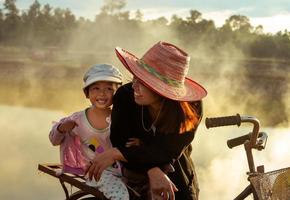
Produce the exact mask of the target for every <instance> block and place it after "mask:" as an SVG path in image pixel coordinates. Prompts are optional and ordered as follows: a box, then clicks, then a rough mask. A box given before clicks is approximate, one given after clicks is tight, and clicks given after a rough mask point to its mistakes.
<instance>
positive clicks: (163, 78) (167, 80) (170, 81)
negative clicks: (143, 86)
mask: <svg viewBox="0 0 290 200" xmlns="http://www.w3.org/2000/svg"><path fill="white" fill-rule="evenodd" d="M137 63H138V64H139V66H140V67H142V68H143V69H145V70H146V71H147V72H148V73H150V74H152V75H153V76H155V77H157V78H158V79H159V80H161V81H162V82H164V83H166V84H168V85H170V86H173V87H178V88H182V86H183V84H182V83H181V82H180V81H177V80H174V79H170V78H168V77H166V76H164V75H162V74H160V73H159V72H157V71H156V70H155V69H154V68H153V67H151V66H149V65H147V64H146V63H145V62H144V61H143V60H142V58H141V59H140V60H137Z"/></svg>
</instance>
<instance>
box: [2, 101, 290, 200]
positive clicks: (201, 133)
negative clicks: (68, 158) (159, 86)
mask: <svg viewBox="0 0 290 200" xmlns="http://www.w3.org/2000/svg"><path fill="white" fill-rule="evenodd" d="M64 115H66V114H64V113H62V112H53V111H48V110H44V109H43V110H42V109H31V108H22V107H11V106H0V127H1V145H0V156H1V161H0V185H1V187H0V199H10V200H14V199H15V200H16V199H17V200H18V199H23V200H25V199H27V200H28V199H29V200H33V199H37V200H38V199H43V200H56V199H64V198H65V196H64V193H63V191H62V188H61V186H60V184H59V182H58V180H57V179H55V178H53V177H51V176H49V175H46V174H43V173H40V172H38V170H37V164H38V163H57V162H59V152H58V148H57V147H53V146H52V145H51V144H50V142H49V140H48V132H49V130H50V128H51V122H52V121H54V120H58V119H60V118H61V117H63V116H64ZM249 128H250V127H241V128H237V127H226V128H217V129H210V130H207V129H205V127H204V124H201V125H200V127H199V130H198V133H197V135H196V138H195V140H194V142H193V151H194V153H193V159H194V161H195V164H196V169H197V173H198V179H199V184H200V188H201V192H200V199H201V200H207V199H217V197H218V199H220V200H227V199H233V197H234V195H235V194H237V193H238V192H239V191H241V190H242V189H243V187H245V186H246V185H247V180H246V174H245V173H246V171H247V170H248V169H247V163H246V155H245V154H244V150H243V147H237V148H235V149H228V148H227V147H226V140H227V139H229V138H231V137H234V135H242V134H243V133H248V132H249ZM263 131H265V132H268V133H269V134H268V135H269V138H268V144H267V148H266V149H267V150H265V151H262V152H255V157H256V158H257V159H256V160H257V163H256V165H259V164H265V168H266V171H269V170H272V169H275V168H282V167H286V166H290V161H289V160H288V159H287V158H289V156H290V152H289V150H288V146H289V145H290V128H288V129H287V128H283V129H278V128H275V129H273V128H267V129H263Z"/></svg>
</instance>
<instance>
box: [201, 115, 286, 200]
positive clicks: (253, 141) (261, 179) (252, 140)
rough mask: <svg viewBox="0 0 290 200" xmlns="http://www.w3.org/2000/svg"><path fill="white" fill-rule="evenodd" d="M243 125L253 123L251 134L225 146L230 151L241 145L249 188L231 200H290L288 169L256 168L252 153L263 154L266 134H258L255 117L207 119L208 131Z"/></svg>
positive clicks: (237, 138)
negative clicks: (249, 198)
mask: <svg viewBox="0 0 290 200" xmlns="http://www.w3.org/2000/svg"><path fill="white" fill-rule="evenodd" d="M242 123H252V124H253V130H252V131H251V132H250V133H248V134H246V135H243V136H239V137H236V138H233V139H229V140H228V141H227V146H228V147H229V148H230V149H231V148H234V147H237V146H239V145H244V149H245V151H246V156H247V162H248V167H249V172H247V175H248V181H249V182H250V184H249V185H248V186H247V187H246V188H245V189H244V190H243V191H242V192H241V193H240V194H238V195H237V196H236V197H235V198H234V200H243V199H245V198H247V197H248V196H250V195H251V194H252V195H253V199H254V200H289V199H290V167H288V168H282V169H278V170H274V171H270V172H265V170H264V165H261V166H258V167H257V168H256V167H255V163H254V157H253V153H252V150H253V149H256V150H259V151H261V150H263V149H265V147H266V143H267V138H268V136H267V134H266V133H265V132H259V129H260V122H259V120H258V119H257V118H256V117H253V116H247V115H243V116H241V115H239V114H237V115H232V116H223V117H214V118H206V120H205V125H206V127H207V128H213V127H220V126H230V125H237V126H240V125H241V124H242Z"/></svg>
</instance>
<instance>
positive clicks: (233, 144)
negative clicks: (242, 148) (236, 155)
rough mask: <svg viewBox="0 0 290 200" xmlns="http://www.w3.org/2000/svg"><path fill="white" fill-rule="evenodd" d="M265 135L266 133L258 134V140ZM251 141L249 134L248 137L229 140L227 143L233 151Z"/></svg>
mask: <svg viewBox="0 0 290 200" xmlns="http://www.w3.org/2000/svg"><path fill="white" fill-rule="evenodd" d="M264 135H265V133H263V132H260V133H259V134H258V138H261V137H263V136H264ZM250 139H251V134H247V135H243V136H240V137H237V138H233V139H229V140H228V141H227V145H228V147H229V148H230V149H232V148H233V147H236V146H239V145H241V144H244V143H245V141H247V140H250Z"/></svg>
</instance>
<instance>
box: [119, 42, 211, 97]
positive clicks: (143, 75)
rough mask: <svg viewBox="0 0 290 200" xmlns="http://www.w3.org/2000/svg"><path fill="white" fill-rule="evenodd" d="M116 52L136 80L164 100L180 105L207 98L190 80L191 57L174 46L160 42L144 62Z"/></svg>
mask: <svg viewBox="0 0 290 200" xmlns="http://www.w3.org/2000/svg"><path fill="white" fill-rule="evenodd" d="M115 51H116V54H117V56H118V58H119V59H120V61H121V62H122V63H123V65H124V66H125V67H126V68H127V69H128V70H129V71H130V72H131V73H132V74H133V75H134V76H135V77H137V78H138V79H139V80H140V81H141V82H142V83H143V84H144V85H146V86H147V87H149V88H150V89H152V90H153V91H155V92H156V93H158V94H159V95H161V96H164V97H167V98H169V99H173V100H177V101H197V100H200V99H202V98H203V97H205V96H206V95H207V91H206V90H205V89H204V88H203V87H202V86H201V85H200V84H198V83H197V82H195V81H193V80H191V79H189V78H187V77H186V75H187V73H188V69H189V60H190V57H189V56H188V54H187V53H186V52H184V51H183V50H181V49H179V48H178V47H176V46H175V45H173V44H169V43H166V42H158V43H157V44H155V45H154V46H153V47H151V48H150V49H149V50H148V51H147V52H146V53H145V54H144V56H143V57H142V58H141V59H139V58H137V57H136V56H135V55H133V54H131V53H129V52H128V51H126V50H124V49H122V48H120V47H116V48H115Z"/></svg>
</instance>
